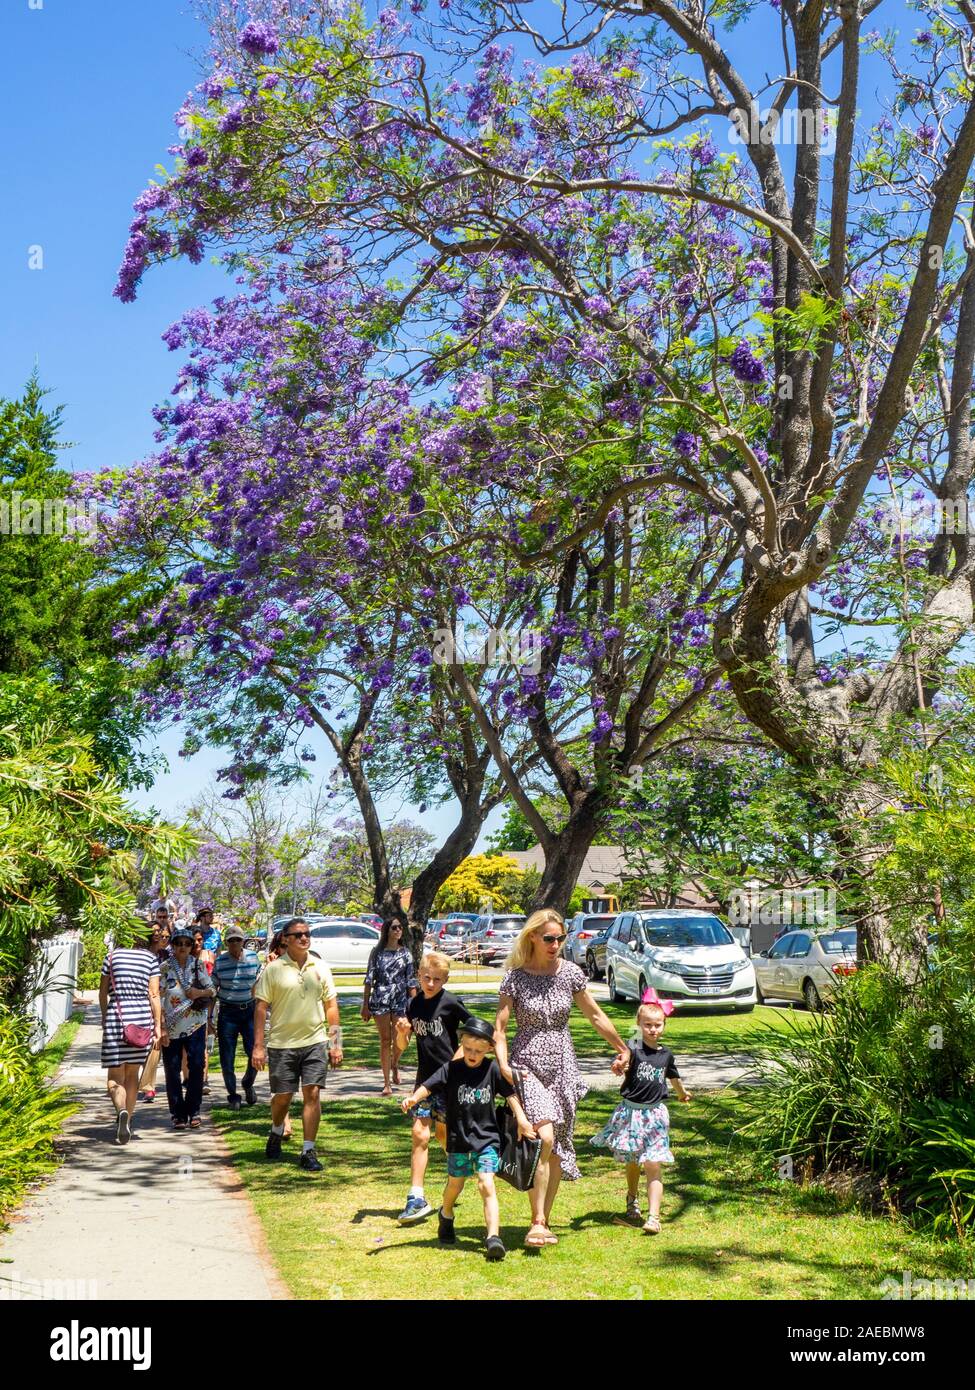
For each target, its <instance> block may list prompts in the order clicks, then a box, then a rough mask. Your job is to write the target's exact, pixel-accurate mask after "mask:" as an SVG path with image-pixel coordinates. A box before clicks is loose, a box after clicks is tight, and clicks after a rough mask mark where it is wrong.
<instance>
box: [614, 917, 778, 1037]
mask: <svg viewBox="0 0 975 1390" xmlns="http://www.w3.org/2000/svg"><path fill="white" fill-rule="evenodd" d="M606 983H607V984H608V985H609V997H610V999H613V1000H620V999H635V1000H637V1001H639V999H640V998H641V997H642V995H643V992H644V990H645V989H647V988H648V987H650V986H652V987H653V988H654V989H655V990H656V991H657V995H658V997H659V998H660V999H672V1000H673V1001H674V1011H675V1013H677V1012H682V1011H684V1010H686V1009H694V1008H716V1007H717V1008H733V1009H737V1010H740V1011H741V1012H742V1013H747V1012H749V1011H750V1010H751V1009H754V1007H755V1002H756V1001H755V971H754V969H753V967H752V963H751V961H750V960H749V959H748V957H747V956H746V955H745V952H744V951H743V950H742V948H741V947H740V946H739V945H738V943H737V942H736V941H735V939H734V937H733V936H732V935H731V932H730V931H729V930H728V928H727V927H726V926H725V925H724V923H723V922H722V921H721V920H720V919H719V918H717V917H715V916H714V914H713V913H712V912H695V911H690V910H685V909H681V908H651V909H647V910H641V911H636V910H630V911H628V912H621V913H620V914H619V916H618V917H617V919H616V921H615V922H614V924H613V926H612V928H611V929H610V932H609V935H608V937H607V938H606Z"/></svg>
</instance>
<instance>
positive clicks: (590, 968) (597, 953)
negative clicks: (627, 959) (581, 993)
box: [583, 917, 616, 980]
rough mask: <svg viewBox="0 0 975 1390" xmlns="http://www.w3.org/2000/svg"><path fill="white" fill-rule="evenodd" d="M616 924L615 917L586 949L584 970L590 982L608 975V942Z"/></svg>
mask: <svg viewBox="0 0 975 1390" xmlns="http://www.w3.org/2000/svg"><path fill="white" fill-rule="evenodd" d="M615 922H616V918H615V917H614V918H613V920H612V921H611V922H609V923H608V924H607V925H606V926H605V927H603V929H602V931H601V932H598V933H597V935H596V936H594V937H593V939H592V940H591V941H590V942H589V944H588V946H587V947H586V958H585V961H584V962H583V969H584V970H585V972H586V974H587V975H588V976H589V978H590V980H601V979H602V978H603V976H604V975H605V974H606V942H607V941H608V940H609V936H610V932H611V931H612V930H613V926H614V924H615Z"/></svg>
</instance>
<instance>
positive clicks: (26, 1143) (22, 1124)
mask: <svg viewBox="0 0 975 1390" xmlns="http://www.w3.org/2000/svg"><path fill="white" fill-rule="evenodd" d="M30 1033H31V1024H30V1021H29V1020H28V1019H27V1018H25V1017H23V1016H21V1015H18V1014H15V1013H13V1012H11V1011H10V1010H9V1009H6V1008H3V1007H2V1006H0V1217H2V1216H3V1215H4V1214H5V1213H6V1212H8V1211H9V1210H10V1208H11V1207H12V1206H13V1205H14V1203H15V1202H16V1201H17V1200H18V1199H19V1198H20V1197H21V1196H22V1195H23V1193H24V1191H25V1190H26V1188H27V1187H28V1185H29V1184H30V1183H31V1182H32V1181H33V1180H34V1179H35V1178H37V1177H39V1176H40V1175H41V1174H42V1173H44V1172H45V1171H47V1170H48V1169H49V1168H50V1167H51V1166H52V1165H53V1162H54V1139H55V1137H56V1136H57V1133H58V1131H59V1129H60V1128H61V1125H62V1124H63V1122H64V1120H65V1119H66V1118H67V1116H68V1115H69V1114H70V1113H71V1110H72V1109H73V1106H72V1105H71V1104H70V1103H69V1102H68V1101H67V1100H66V1098H65V1096H66V1093H65V1092H64V1091H63V1090H51V1089H50V1088H49V1087H48V1085H47V1083H46V1082H45V1080H44V1077H43V1074H42V1066H41V1062H40V1061H39V1059H38V1058H37V1057H35V1056H34V1055H33V1054H32V1053H31V1050H30Z"/></svg>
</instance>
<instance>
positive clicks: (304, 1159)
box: [298, 1149, 325, 1173]
mask: <svg viewBox="0 0 975 1390" xmlns="http://www.w3.org/2000/svg"><path fill="white" fill-rule="evenodd" d="M298 1167H299V1168H304V1170H305V1172H306V1173H320V1172H321V1171H322V1169H323V1168H324V1167H325V1164H324V1163H322V1161H321V1159H320V1158H319V1157H318V1155H317V1154H316V1152H315V1150H314V1149H305V1150H304V1152H303V1153H302V1155H301V1157H300V1158H299V1160H298Z"/></svg>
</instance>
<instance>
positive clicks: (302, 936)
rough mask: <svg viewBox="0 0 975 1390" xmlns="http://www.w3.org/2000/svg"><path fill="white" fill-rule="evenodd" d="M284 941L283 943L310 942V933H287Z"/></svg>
mask: <svg viewBox="0 0 975 1390" xmlns="http://www.w3.org/2000/svg"><path fill="white" fill-rule="evenodd" d="M284 939H285V941H310V940H311V932H310V931H289V932H288V935H287V936H286V937H285V938H284Z"/></svg>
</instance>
